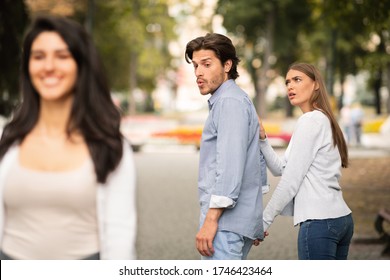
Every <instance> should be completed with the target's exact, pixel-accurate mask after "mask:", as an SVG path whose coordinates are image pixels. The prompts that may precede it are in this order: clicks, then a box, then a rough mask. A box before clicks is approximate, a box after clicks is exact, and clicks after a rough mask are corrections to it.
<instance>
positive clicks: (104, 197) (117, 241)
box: [0, 140, 137, 260]
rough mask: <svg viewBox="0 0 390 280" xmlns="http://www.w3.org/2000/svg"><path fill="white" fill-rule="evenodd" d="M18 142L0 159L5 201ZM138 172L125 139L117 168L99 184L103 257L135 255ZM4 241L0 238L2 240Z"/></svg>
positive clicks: (0, 224)
mask: <svg viewBox="0 0 390 280" xmlns="http://www.w3.org/2000/svg"><path fill="white" fill-rule="evenodd" d="M18 154H19V146H18V145H14V146H12V147H11V148H10V149H9V151H8V152H7V153H6V154H5V155H4V157H3V159H2V160H1V161H0V201H3V193H4V185H5V179H6V178H7V174H8V170H9V168H10V166H11V165H12V164H13V163H14V162H15V161H16V160H18ZM135 185H136V173H135V166H134V160H133V152H132V150H131V148H130V144H129V143H128V142H127V141H126V140H124V148H123V156H122V159H121V161H120V163H119V166H118V167H117V169H116V170H115V171H114V172H112V173H111V174H109V176H108V178H107V181H106V183H105V184H99V186H98V191H97V192H96V193H97V216H98V223H99V239H100V244H99V245H100V258H101V259H103V260H104V259H106V260H120V259H123V260H125V259H135V258H136V251H135V241H136V232H137V213H136V199H135V191H136V188H135ZM4 212H5V207H4V203H2V205H1V207H0V241H1V240H2V239H3V231H4V222H5V221H4V219H5V213H4ZM0 244H1V242H0Z"/></svg>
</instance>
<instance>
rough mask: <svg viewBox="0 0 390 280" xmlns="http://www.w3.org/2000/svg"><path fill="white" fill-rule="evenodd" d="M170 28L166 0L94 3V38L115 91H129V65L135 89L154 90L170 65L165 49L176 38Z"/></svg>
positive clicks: (121, 0)
mask: <svg viewBox="0 0 390 280" xmlns="http://www.w3.org/2000/svg"><path fill="white" fill-rule="evenodd" d="M173 26H174V20H173V19H172V18H171V17H169V15H168V4H167V1H150V0H113V1H96V7H95V15H94V26H93V35H94V39H95V41H96V43H97V45H98V47H99V50H100V52H101V54H102V58H103V61H104V64H105V66H106V68H107V72H108V74H109V78H110V82H111V84H112V87H113V89H114V90H116V91H126V90H128V89H129V77H130V75H131V73H130V65H131V63H135V65H136V73H135V75H136V80H137V87H139V88H141V89H143V90H145V91H147V92H151V91H152V90H153V89H154V88H155V86H156V78H157V77H158V76H159V75H162V74H163V72H164V69H166V68H168V67H169V65H170V54H169V52H168V49H167V46H168V43H169V41H171V40H173V39H174V38H175V34H174V33H173ZM134 59H135V60H136V61H132V60H134ZM133 74H134V73H133Z"/></svg>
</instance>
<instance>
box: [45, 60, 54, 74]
mask: <svg viewBox="0 0 390 280" xmlns="http://www.w3.org/2000/svg"><path fill="white" fill-rule="evenodd" d="M54 65H55V61H54V58H52V57H46V59H45V61H44V67H45V70H46V71H50V70H53V69H54Z"/></svg>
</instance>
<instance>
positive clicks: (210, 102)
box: [207, 79, 235, 110]
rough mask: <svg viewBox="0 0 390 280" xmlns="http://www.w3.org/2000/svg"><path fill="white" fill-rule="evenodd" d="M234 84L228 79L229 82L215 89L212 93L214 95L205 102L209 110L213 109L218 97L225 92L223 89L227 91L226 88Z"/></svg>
mask: <svg viewBox="0 0 390 280" xmlns="http://www.w3.org/2000/svg"><path fill="white" fill-rule="evenodd" d="M234 83H235V81H234V80H233V79H229V80H227V81H225V82H223V83H222V84H221V85H220V86H219V88H217V90H216V91H214V93H213V94H212V95H211V97H210V98H209V100H208V101H207V102H208V103H209V109H210V110H211V108H212V107H213V105H214V103H215V102H216V101H217V100H218V98H219V96H221V94H222V93H223V92H224V91H225V89H227V88H228V87H230V86H231V85H232V84H234Z"/></svg>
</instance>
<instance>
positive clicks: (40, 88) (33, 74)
mask: <svg viewBox="0 0 390 280" xmlns="http://www.w3.org/2000/svg"><path fill="white" fill-rule="evenodd" d="M29 74H30V78H31V82H32V84H33V86H34V88H35V90H36V91H37V92H38V94H39V96H40V97H41V99H43V100H46V101H58V100H63V99H67V98H68V97H70V96H71V95H72V94H73V90H74V87H75V83H76V79H77V63H76V61H75V60H74V58H73V56H72V54H71V52H70V51H69V49H68V46H67V44H66V43H65V42H64V40H63V39H62V37H61V36H60V35H59V34H58V33H57V32H53V31H44V32H42V33H40V34H39V35H38V36H37V37H36V38H35V40H34V41H33V43H32V46H31V53H30V59H29Z"/></svg>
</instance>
